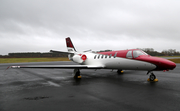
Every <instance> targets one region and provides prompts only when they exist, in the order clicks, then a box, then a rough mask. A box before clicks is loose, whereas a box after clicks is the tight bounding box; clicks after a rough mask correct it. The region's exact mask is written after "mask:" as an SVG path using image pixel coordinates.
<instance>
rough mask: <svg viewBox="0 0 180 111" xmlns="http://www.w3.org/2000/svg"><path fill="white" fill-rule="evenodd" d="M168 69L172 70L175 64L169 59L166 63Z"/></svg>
mask: <svg viewBox="0 0 180 111" xmlns="http://www.w3.org/2000/svg"><path fill="white" fill-rule="evenodd" d="M167 67H168V69H170V70H173V69H174V68H176V64H175V63H174V62H172V61H170V60H168V65H167Z"/></svg>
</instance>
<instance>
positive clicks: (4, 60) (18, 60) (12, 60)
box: [0, 57, 69, 63]
mask: <svg viewBox="0 0 180 111" xmlns="http://www.w3.org/2000/svg"><path fill="white" fill-rule="evenodd" d="M51 61H69V59H68V58H63V57H58V58H0V63H23V62H51Z"/></svg>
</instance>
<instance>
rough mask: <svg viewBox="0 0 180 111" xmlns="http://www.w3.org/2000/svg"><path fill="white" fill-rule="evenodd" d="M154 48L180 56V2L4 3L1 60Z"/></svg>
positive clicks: (0, 6) (34, 0)
mask: <svg viewBox="0 0 180 111" xmlns="http://www.w3.org/2000/svg"><path fill="white" fill-rule="evenodd" d="M66 37H71V39H72V41H73V44H74V46H75V47H76V49H77V50H80V51H83V50H89V49H92V50H103V49H104V50H105V49H112V50H123V49H131V48H154V49H155V50H156V51H159V52H161V51H162V50H164V49H176V50H177V51H180V1H179V0H0V55H4V54H8V53H10V52H48V51H49V50H51V49H54V50H62V51H66V50H67V49H66V44H65V38H66Z"/></svg>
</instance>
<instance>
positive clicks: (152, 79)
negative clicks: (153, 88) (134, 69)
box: [147, 71, 158, 82]
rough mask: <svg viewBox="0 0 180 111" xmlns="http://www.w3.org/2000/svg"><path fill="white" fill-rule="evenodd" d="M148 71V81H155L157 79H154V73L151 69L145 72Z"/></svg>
mask: <svg viewBox="0 0 180 111" xmlns="http://www.w3.org/2000/svg"><path fill="white" fill-rule="evenodd" d="M149 73H150V75H149V78H148V80H147V81H150V82H157V81H158V79H156V76H155V75H154V73H153V72H152V71H148V73H147V74H149Z"/></svg>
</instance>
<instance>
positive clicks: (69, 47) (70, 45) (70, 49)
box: [66, 37, 76, 52]
mask: <svg viewBox="0 0 180 111" xmlns="http://www.w3.org/2000/svg"><path fill="white" fill-rule="evenodd" d="M66 45H67V50H68V52H76V49H75V47H74V45H73V43H72V41H71V39H70V37H67V38H66Z"/></svg>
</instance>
